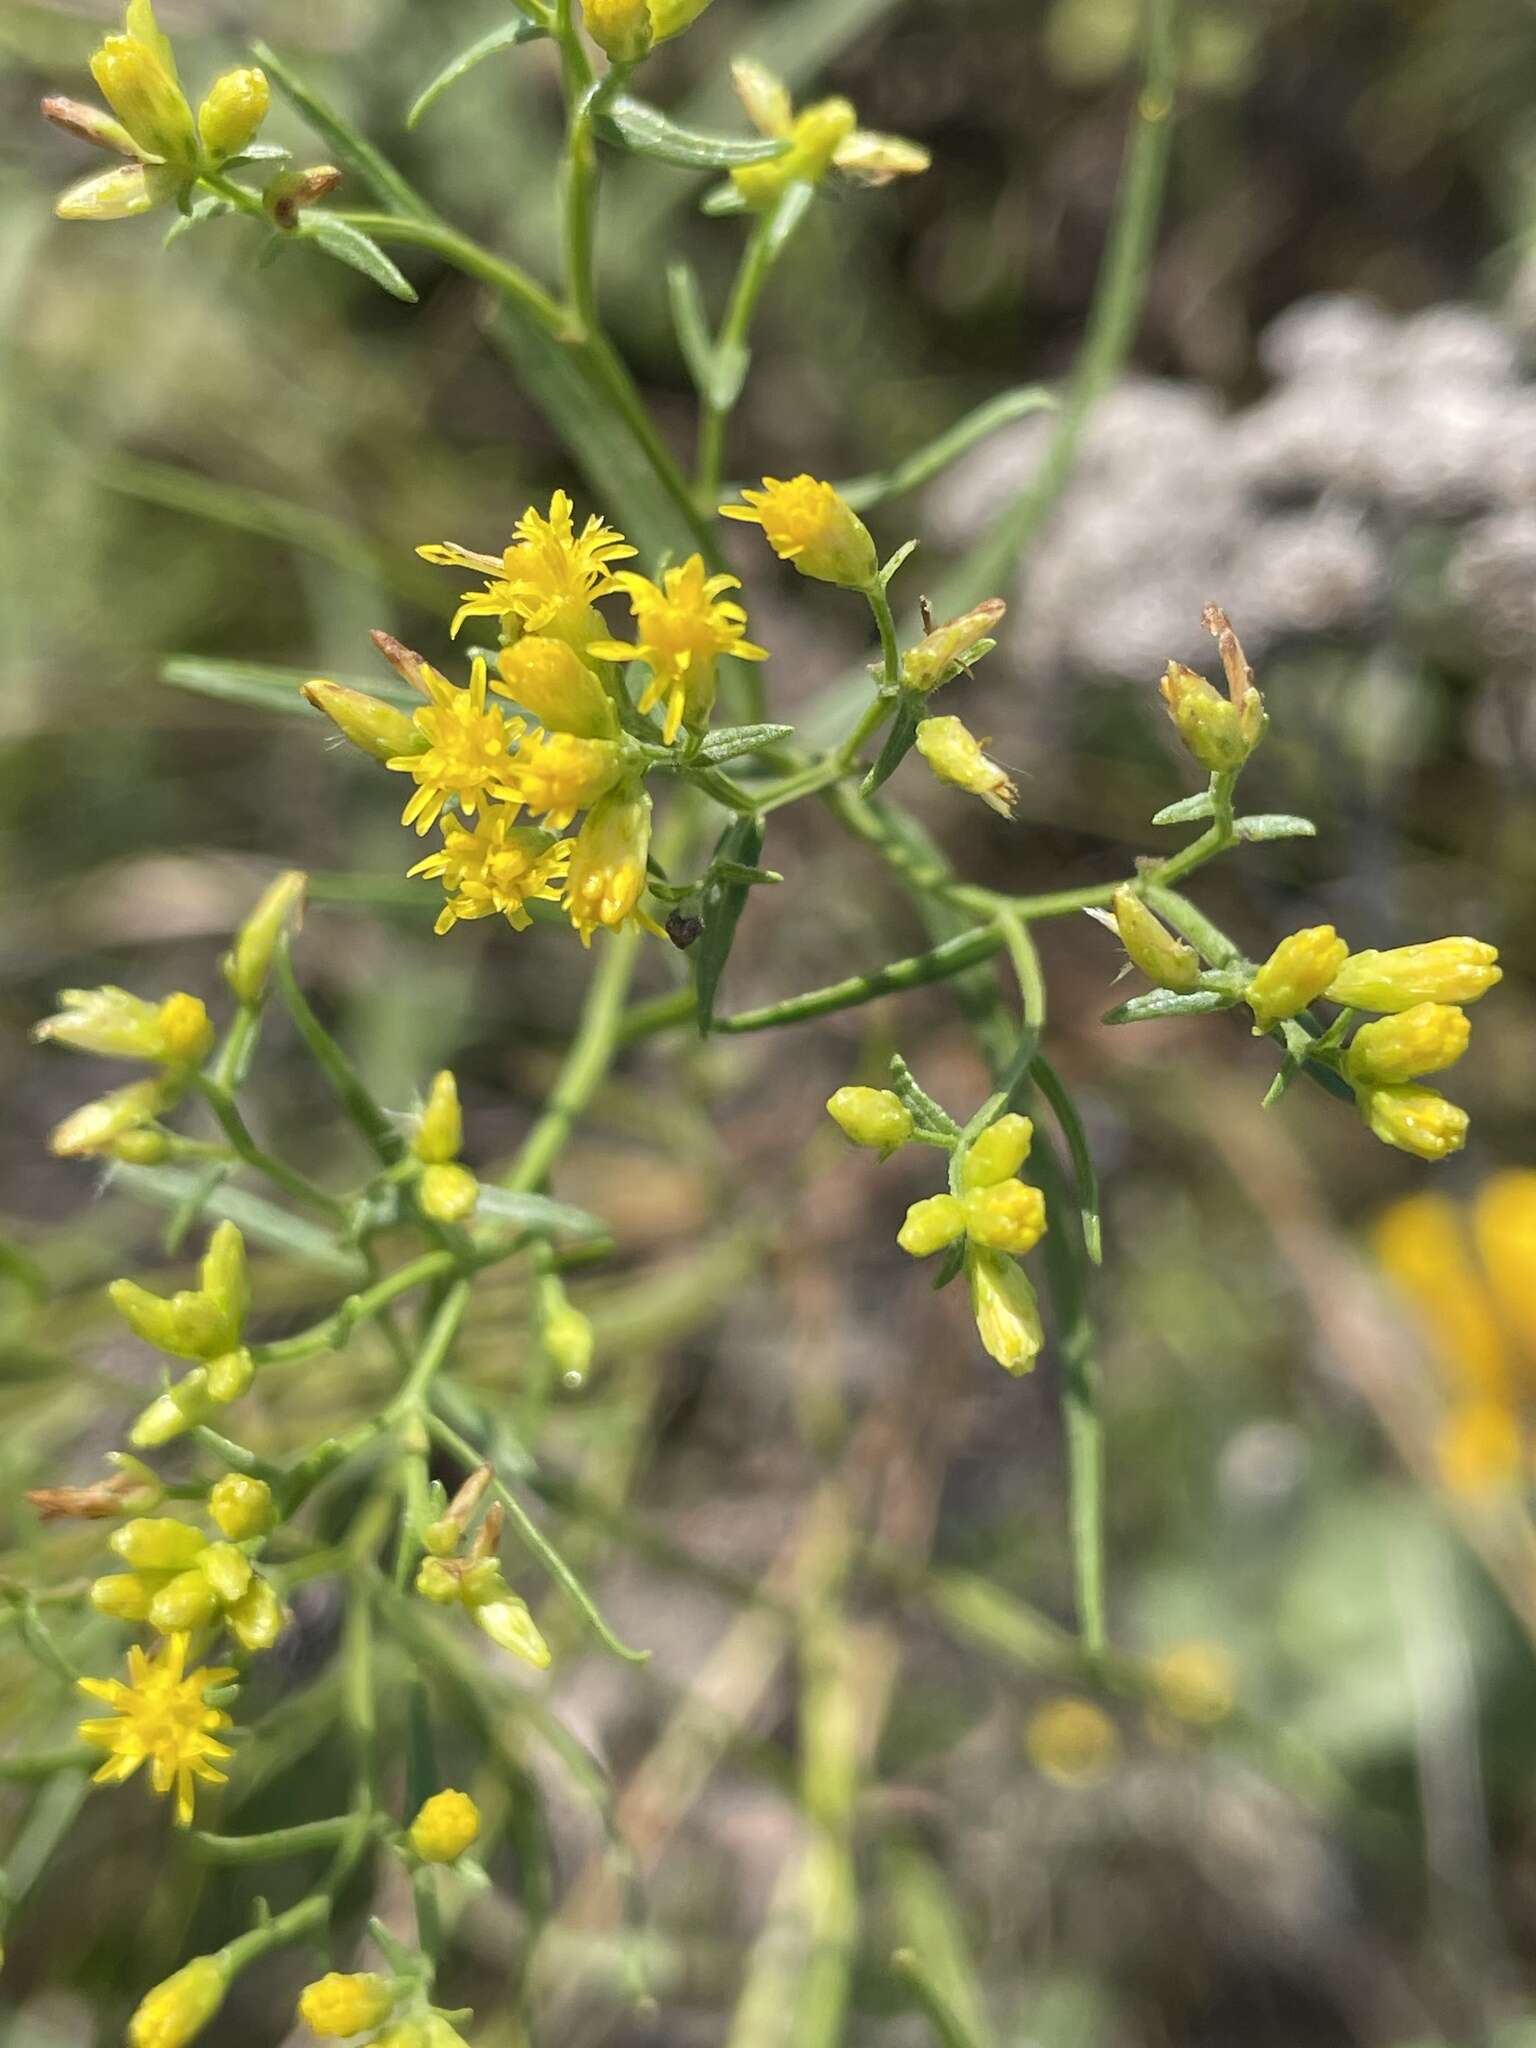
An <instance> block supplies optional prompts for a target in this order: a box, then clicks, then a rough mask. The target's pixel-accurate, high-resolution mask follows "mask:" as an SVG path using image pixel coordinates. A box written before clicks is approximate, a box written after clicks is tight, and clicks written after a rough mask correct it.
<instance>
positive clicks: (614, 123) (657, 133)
mask: <svg viewBox="0 0 1536 2048" xmlns="http://www.w3.org/2000/svg"><path fill="white" fill-rule="evenodd" d="M595 125H596V127H597V130H598V133H599V134H600V135H602V136H604V137H605V138H606V139H607V140H608V141H609V142H617V143H619V144H620V145H621V146H622V147H623V148H625V149H630V150H633V151H634V153H635V154H636V156H649V157H655V158H656V160H657V161H658V162H659V163H664V164H676V165H678V166H679V167H680V168H681V169H683V170H685V171H719V170H728V169H729V168H730V167H731V165H733V164H760V163H765V162H767V161H768V160H769V159H770V158H772V157H776V156H782V155H783V154H784V152H785V151H786V150H787V149H788V147H789V144H788V142H787V141H785V140H784V139H783V138H781V137H777V136H775V137H770V138H768V139H766V140H765V139H764V138H763V137H761V136H756V135H749V136H737V135H716V134H713V133H711V132H709V131H707V130H705V129H703V128H685V127H683V126H682V125H681V123H680V122H677V121H672V120H669V119H668V118H667V116H666V115H665V114H664V113H662V111H661V109H660V108H659V107H653V106H652V105H651V104H650V102H649V101H648V100H640V99H636V98H635V96H634V94H633V93H627V92H626V93H619V94H618V95H617V96H616V97H615V98H614V99H611V100H609V101H608V103H607V104H606V106H605V107H604V108H603V109H602V111H601V112H600V113H599V114H598V115H597V117H596V122H595Z"/></svg>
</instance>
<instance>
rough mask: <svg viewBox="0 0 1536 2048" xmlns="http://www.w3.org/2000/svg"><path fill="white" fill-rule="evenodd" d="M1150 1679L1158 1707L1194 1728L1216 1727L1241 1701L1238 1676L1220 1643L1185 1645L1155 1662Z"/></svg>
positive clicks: (1155, 1659) (1167, 1652)
mask: <svg viewBox="0 0 1536 2048" xmlns="http://www.w3.org/2000/svg"><path fill="white" fill-rule="evenodd" d="M1150 1676H1151V1679H1152V1684H1153V1687H1154V1689H1155V1691H1156V1693H1157V1699H1158V1704H1159V1705H1160V1706H1162V1707H1163V1708H1164V1709H1165V1711H1166V1712H1168V1713H1170V1714H1171V1715H1172V1716H1173V1718H1174V1719H1175V1720H1176V1721H1183V1722H1186V1723H1187V1724H1188V1725H1189V1726H1191V1727H1194V1728H1213V1727H1215V1725H1216V1723H1217V1722H1218V1721H1224V1720H1226V1718H1227V1716H1228V1715H1229V1714H1230V1713H1231V1711H1232V1709H1233V1707H1234V1706H1235V1705H1236V1702H1237V1675H1236V1672H1235V1670H1234V1668H1233V1664H1232V1659H1231V1657H1230V1656H1229V1655H1228V1653H1227V1652H1226V1651H1225V1650H1224V1649H1223V1648H1222V1647H1221V1645H1220V1644H1219V1643H1181V1644H1180V1645H1179V1647H1178V1648H1177V1649H1176V1650H1168V1651H1166V1652H1165V1653H1164V1654H1163V1655H1162V1656H1161V1657H1157V1658H1154V1659H1153V1662H1152V1665H1151V1667H1150Z"/></svg>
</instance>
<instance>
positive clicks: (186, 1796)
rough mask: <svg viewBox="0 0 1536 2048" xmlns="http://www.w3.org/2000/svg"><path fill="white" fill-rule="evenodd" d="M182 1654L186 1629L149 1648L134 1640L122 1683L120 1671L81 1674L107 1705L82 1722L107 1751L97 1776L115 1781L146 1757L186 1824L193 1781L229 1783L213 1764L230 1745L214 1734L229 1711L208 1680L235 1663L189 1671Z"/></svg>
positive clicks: (223, 1675)
mask: <svg viewBox="0 0 1536 2048" xmlns="http://www.w3.org/2000/svg"><path fill="white" fill-rule="evenodd" d="M186 1662H187V1637H186V1636H184V1635H173V1636H170V1637H168V1638H167V1639H166V1641H165V1643H164V1644H163V1645H162V1646H161V1648H160V1649H158V1650H157V1651H155V1652H154V1654H153V1655H150V1654H149V1653H147V1652H146V1651H144V1650H141V1649H140V1648H138V1646H137V1645H135V1647H134V1648H133V1649H131V1650H130V1651H129V1652H128V1682H127V1684H124V1683H123V1681H122V1680H121V1679H117V1678H82V1679H81V1680H80V1681H79V1686H80V1690H81V1691H82V1692H84V1693H89V1694H90V1696H91V1698H92V1699H98V1700H103V1701H105V1702H106V1704H107V1705H108V1706H109V1707H111V1709H112V1718H110V1719H102V1720H99V1721H82V1722H81V1723H80V1734H81V1736H82V1737H83V1739H84V1740H85V1741H86V1742H93V1743H95V1744H96V1745H97V1746H98V1747H99V1748H101V1749H105V1750H108V1751H110V1755H109V1756H108V1758H107V1761H106V1762H105V1763H104V1764H103V1765H102V1766H101V1768H100V1770H98V1771H97V1772H96V1783H97V1784H98V1785H120V1784H121V1783H122V1782H123V1780H124V1779H125V1778H131V1777H132V1776H133V1774H134V1772H135V1771H136V1770H137V1769H138V1768H139V1766H140V1764H143V1763H147V1764H148V1765H149V1766H150V1775H151V1781H152V1783H153V1785H154V1788H155V1790H156V1792H158V1793H159V1794H160V1795H161V1797H162V1798H164V1797H165V1796H166V1795H167V1794H170V1793H172V1792H174V1794H175V1800H176V1806H175V1811H176V1824H177V1826H178V1827H183V1828H185V1827H190V1826H191V1825H192V1807H193V1799H194V1793H195V1782H196V1781H197V1780H198V1779H201V1780H202V1781H203V1782H204V1783H205V1784H209V1785H223V1784H226V1783H227V1782H228V1779H227V1777H226V1774H225V1773H224V1772H223V1771H221V1770H218V1769H217V1768H216V1765H217V1764H220V1763H222V1762H223V1761H224V1760H225V1759H226V1758H227V1757H229V1756H232V1755H233V1753H234V1752H233V1751H232V1750H231V1749H230V1748H229V1746H228V1744H227V1743H223V1742H220V1741H219V1740H218V1736H219V1734H220V1733H221V1732H222V1731H223V1730H224V1729H226V1728H228V1727H229V1726H230V1718H229V1716H228V1714H226V1713H225V1712H224V1711H223V1709H222V1708H220V1707H212V1706H210V1705H209V1704H208V1700H207V1694H208V1693H209V1692H210V1691H211V1690H212V1689H213V1687H215V1686H219V1685H227V1684H228V1683H229V1681H230V1679H232V1678H233V1677H234V1676H235V1672H234V1669H233V1667H230V1666H224V1665H211V1666H206V1667H204V1668H203V1669H201V1670H198V1671H191V1672H189V1671H188V1670H187V1668H186Z"/></svg>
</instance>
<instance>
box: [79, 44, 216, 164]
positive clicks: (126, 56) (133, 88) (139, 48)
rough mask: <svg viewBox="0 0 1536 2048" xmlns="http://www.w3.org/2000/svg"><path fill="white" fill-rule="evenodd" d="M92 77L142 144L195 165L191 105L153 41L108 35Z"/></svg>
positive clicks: (154, 152)
mask: <svg viewBox="0 0 1536 2048" xmlns="http://www.w3.org/2000/svg"><path fill="white" fill-rule="evenodd" d="M91 76H92V77H93V78H94V79H95V81H96V83H97V85H98V86H99V87H100V88H101V95H102V98H103V99H104V100H105V101H106V102H107V105H108V106H109V107H110V108H111V109H112V111H113V113H114V114H116V115H117V117H118V119H119V120H120V121H121V122H122V124H123V126H124V127H125V128H126V129H127V130H128V133H129V134H130V135H131V136H132V138H133V140H134V141H135V142H136V143H137V144H138V145H139V147H140V149H142V150H144V151H146V152H147V153H148V154H149V155H150V156H158V157H162V158H163V159H164V160H165V162H166V163H168V164H175V165H177V166H182V167H185V168H186V169H187V170H191V168H192V167H193V166H194V165H195V164H196V162H197V154H198V152H197V132H196V130H195V128H194V127H193V125H192V109H191V108H190V107H189V106H188V105H187V98H186V94H185V93H184V92H183V91H182V89H181V87H180V86H179V85H178V84H177V83H176V80H175V77H174V75H173V74H172V73H171V72H170V71H168V70H167V69H166V67H165V65H164V64H163V63H162V62H161V59H160V57H159V55H158V54H157V52H156V51H155V50H153V49H151V48H150V46H149V44H148V43H144V42H141V41H140V40H139V38H138V37H137V36H135V35H125V36H108V37H107V39H106V41H105V42H104V43H103V44H102V46H101V48H100V49H99V50H98V51H97V52H96V54H95V56H94V57H92V59H91Z"/></svg>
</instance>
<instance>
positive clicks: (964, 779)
mask: <svg viewBox="0 0 1536 2048" xmlns="http://www.w3.org/2000/svg"><path fill="white" fill-rule="evenodd" d="M988 744H989V742H988V741H986V740H978V739H977V738H976V736H975V734H974V733H973V732H971V731H970V729H969V728H968V727H967V725H966V724H965V722H964V720H963V719H959V718H920V719H919V720H918V723H917V751H918V752H919V753H920V754H921V755H922V757H923V759H924V760H925V761H926V762H927V763H928V766H929V767H930V768H931V769H932V770H933V772H934V774H935V775H936V776H937V777H938V778H939V780H940V782H949V783H952V784H953V785H954V787H955V788H956V789H963V790H965V791H966V793H967V794H968V795H970V796H979V797H980V798H981V800H982V802H983V803H984V804H989V805H990V806H991V808H992V809H993V810H994V811H996V812H997V815H998V816H999V817H1000V818H1011V817H1012V816H1013V812H1014V806H1015V805H1016V804H1017V803H1018V800H1019V790H1018V784H1017V783H1016V782H1015V781H1014V780H1013V778H1012V776H1010V775H1008V774H1007V773H1006V772H1005V771H1004V770H1003V769H1001V768H999V766H998V765H997V763H996V762H995V761H994V760H993V759H992V758H991V756H990V755H989V754H988V753H987V752H986V748H987V746H988Z"/></svg>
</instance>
